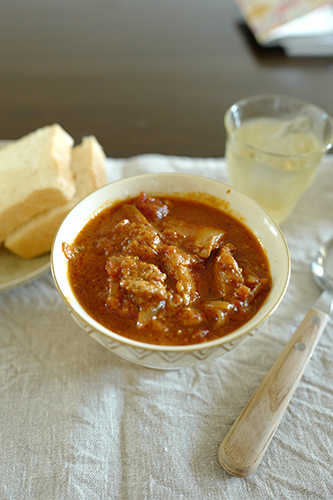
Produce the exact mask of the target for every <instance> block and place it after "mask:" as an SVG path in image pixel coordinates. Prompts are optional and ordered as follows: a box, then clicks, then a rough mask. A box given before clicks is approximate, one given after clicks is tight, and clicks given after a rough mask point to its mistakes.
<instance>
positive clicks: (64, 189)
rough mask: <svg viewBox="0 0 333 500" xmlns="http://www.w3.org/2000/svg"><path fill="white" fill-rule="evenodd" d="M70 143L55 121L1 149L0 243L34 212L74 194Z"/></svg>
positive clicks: (55, 204) (57, 203)
mask: <svg viewBox="0 0 333 500" xmlns="http://www.w3.org/2000/svg"><path fill="white" fill-rule="evenodd" d="M73 143H74V140H73V139H72V137H71V136H70V135H68V134H67V132H65V131H64V130H63V129H62V128H61V127H60V125H57V124H56V125H50V126H47V127H43V128H40V129H38V130H36V131H35V132H32V133H31V134H28V135H27V136H25V137H22V138H21V139H19V140H17V141H15V142H13V143H11V144H9V145H8V146H5V147H4V148H3V149H1V150H0V244H1V243H2V242H3V241H4V240H5V239H6V238H7V236H8V235H9V234H10V233H11V232H12V231H13V230H15V229H16V228H17V227H19V226H20V225H22V224H24V223H25V222H26V221H28V220H29V219H31V217H33V216H34V215H36V214H38V213H40V212H43V211H44V210H48V209H50V208H52V207H55V206H58V205H61V204H63V203H67V202H68V201H69V200H71V199H72V198H73V196H74V194H75V189H76V188H75V183H74V179H73V175H72V172H71V169H70V161H71V154H72V146H73Z"/></svg>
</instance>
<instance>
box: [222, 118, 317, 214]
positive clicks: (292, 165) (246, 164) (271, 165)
mask: <svg viewBox="0 0 333 500" xmlns="http://www.w3.org/2000/svg"><path fill="white" fill-rule="evenodd" d="M288 125H290V122H289V121H287V120H283V119H276V118H252V119H248V120H246V121H244V122H243V123H242V124H241V125H240V127H239V128H235V129H234V130H233V132H232V134H230V135H229V136H228V138H227V144H226V158H227V168H228V175H229V179H230V183H231V184H232V185H233V186H234V187H236V188H237V189H239V190H240V191H242V192H244V193H245V194H247V195H248V196H250V197H252V198H254V199H255V200H256V201H258V202H259V203H260V204H261V205H262V206H263V207H264V208H266V210H267V211H268V212H269V213H270V214H271V215H272V216H273V217H274V218H275V220H276V221H277V222H278V223H281V222H283V221H284V220H286V219H287V218H288V217H289V215H290V213H291V211H292V210H293V208H294V206H295V204H296V203H297V201H298V200H299V198H300V196H301V195H302V194H303V193H304V191H305V190H306V189H307V188H308V186H309V185H310V184H311V182H312V180H313V178H314V176H315V174H316V171H317V168H318V165H319V163H320V160H321V158H322V156H323V151H322V145H321V144H320V143H319V142H318V140H317V138H316V137H315V135H314V134H313V133H312V132H311V129H310V127H307V126H306V123H305V124H304V123H301V124H300V126H299V127H298V124H296V126H295V127H294V128H292V129H291V130H288V128H287V127H288ZM297 128H299V130H297Z"/></svg>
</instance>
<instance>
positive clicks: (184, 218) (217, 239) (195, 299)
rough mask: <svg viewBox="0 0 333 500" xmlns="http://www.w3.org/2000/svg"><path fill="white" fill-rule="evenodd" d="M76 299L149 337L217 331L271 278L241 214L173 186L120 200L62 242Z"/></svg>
mask: <svg viewBox="0 0 333 500" xmlns="http://www.w3.org/2000/svg"><path fill="white" fill-rule="evenodd" d="M62 250H63V252H64V254H65V256H66V259H67V274H68V280H69V283H70V285H71V288H72V290H73V293H74V295H75V297H76V299H77V301H78V302H79V303H80V304H81V306H82V307H83V309H84V310H85V311H86V312H87V313H88V314H89V315H90V316H91V317H92V318H93V319H94V320H96V321H97V322H98V323H99V324H101V325H103V326H104V327H106V328H107V329H109V330H111V331H113V332H116V333H117V334H119V335H121V336H123V337H126V338H129V339H132V340H134V341H138V342H143V343H147V344H154V345H165V346H186V345H192V344H201V343H206V342H209V341H212V340H215V339H219V338H221V337H223V336H225V335H227V334H229V333H231V332H233V331H235V330H236V329H238V328H239V327H241V326H242V325H244V324H245V323H246V322H248V321H249V320H250V319H251V318H252V317H253V316H254V315H255V314H256V313H257V312H258V310H259V309H260V308H261V306H262V305H263V304H264V302H265V300H266V297H267V296H268V294H269V292H270V290H271V287H272V277H271V271H270V265H269V261H268V258H267V255H266V252H265V250H264V248H263V246H262V244H261V242H260V240H259V239H258V238H257V236H255V234H254V233H253V232H252V231H251V230H250V229H248V228H247V227H246V225H245V224H243V222H242V221H241V220H239V219H236V218H235V217H234V216H233V215H232V214H230V213H228V212H227V211H224V210H222V209H220V208H216V207H214V206H212V204H207V203H204V202H202V201H199V200H195V199H189V198H182V197H181V196H175V195H163V196H151V195H149V194H147V193H146V192H143V191H142V192H141V193H140V194H139V196H136V197H129V198H128V199H126V200H123V201H118V202H116V203H114V204H112V205H111V206H108V207H106V208H104V209H103V210H102V211H100V212H99V213H97V214H96V215H95V216H94V217H92V218H91V219H90V220H89V221H88V222H87V224H86V225H85V226H84V227H83V228H82V229H81V231H80V232H79V233H78V234H77V235H76V237H75V239H74V241H72V242H65V241H64V242H63V243H62Z"/></svg>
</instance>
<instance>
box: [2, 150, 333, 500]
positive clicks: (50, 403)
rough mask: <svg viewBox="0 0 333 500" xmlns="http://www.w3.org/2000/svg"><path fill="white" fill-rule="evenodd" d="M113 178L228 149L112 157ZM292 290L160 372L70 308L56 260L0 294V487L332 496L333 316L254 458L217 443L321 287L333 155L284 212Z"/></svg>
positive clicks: (162, 494)
mask: <svg viewBox="0 0 333 500" xmlns="http://www.w3.org/2000/svg"><path fill="white" fill-rule="evenodd" d="M107 167H108V176H109V180H110V181H112V180H116V179H119V178H121V177H125V176H129V175H133V174H141V173H146V172H159V171H184V172H190V173H197V174H200V175H203V176H208V177H214V178H217V179H220V180H226V171H225V162H224V160H223V159H190V158H178V157H165V156H158V155H143V156H139V157H135V158H131V159H126V160H111V159H109V160H108V163H107ZM282 230H283V232H284V234H285V237H286V239H287V242H288V245H289V249H290V253H291V259H292V275H291V282H290V286H289V288H288V291H287V294H286V296H285V298H284V300H283V302H282V303H281V305H280V307H279V308H278V310H277V312H276V313H275V314H274V315H273V317H272V318H271V319H270V320H269V321H268V323H267V324H266V325H265V326H264V327H263V328H262V330H261V331H260V332H259V333H258V334H257V335H256V336H255V337H254V338H253V339H252V340H249V341H247V342H244V343H243V344H241V345H240V346H239V347H237V349H235V350H234V351H232V352H230V353H229V354H227V355H226V356H224V357H222V358H220V359H218V360H215V361H213V362H208V363H204V364H202V365H199V366H197V367H194V368H186V369H181V370H178V371H170V372H161V371H155V370H151V369H147V368H142V367H139V366H136V365H133V364H130V363H129V362H127V361H125V360H122V359H121V358H118V357H117V356H115V355H114V354H112V353H110V352H108V351H107V350H106V349H104V348H103V347H102V346H101V345H99V344H98V343H97V342H95V341H94V340H93V339H91V338H90V337H89V336H88V335H87V334H85V333H84V332H83V331H82V330H80V328H79V327H78V326H77V325H76V324H75V323H74V322H73V320H72V319H71V318H70V316H69V314H68V313H67V310H66V308H65V306H64V304H63V303H62V300H61V298H60V296H59V294H58V292H57V290H56V288H55V286H54V283H53V280H52V277H51V273H47V274H46V275H44V276H42V277H40V278H39V279H37V280H35V281H33V282H31V283H29V284H27V285H25V286H21V287H19V288H16V289H13V290H10V291H7V292H4V293H2V294H1V295H0V324H1V326H0V332H1V334H0V398H1V399H0V402H1V403H0V499H1V500H14V499H15V500H18V499H20V500H23V499H24V500H30V499H41V500H53V499H64V500H72V499H80V500H83V499H87V500H95V499H98V500H99V499H114V500H118V499H119V500H120V499H121V500H136V499H153V500H159V499H161V500H181V499H183V500H184V499H186V500H217V499H235V500H242V499H253V500H261V499H265V500H267V499H292V500H293V499H311V500H315V499H327V500H328V499H333V355H332V344H333V327H332V323H330V324H329V325H328V326H327V328H326V331H325V332H324V334H323V336H322V338H321V340H320V341H319V344H318V346H317V348H316V350H315V353H314V355H313V357H312V359H311V361H310V363H309V365H308V367H307V368H306V371H305V374H304V376H303V378H302V380H301V382H300V384H299V386H298V388H297V390H296V393H295V395H294V397H293V399H292V401H291V403H290V405H289V407H288V409H287V412H286V414H285V415H284V417H283V419H282V421H281V423H280V425H279V428H278V429H277V432H276V434H275V436H274V438H273V440H272V442H271V444H270V446H269V448H268V451H267V452H266V455H265V457H264V459H263V461H262V463H261V465H260V466H259V468H258V469H257V471H256V472H255V473H254V474H252V475H251V476H249V477H248V478H246V479H240V478H235V477H232V476H230V475H228V474H227V473H226V472H225V471H224V470H223V469H222V467H221V466H220V464H219V462H218V448H219V445H220V442H221V441H222V440H223V438H224V437H225V435H226V433H227V432H228V430H229V428H230V426H231V425H232V423H233V422H234V420H235V419H236V418H237V417H238V415H239V413H240V412H241V411H242V409H243V408H244V406H245V405H246V403H247V402H248V400H249V398H250V397H251V395H252V393H253V392H254V391H255V389H256V388H257V387H258V385H259V384H260V382H261V380H262V379H263V378H264V376H265V375H266V373H267V372H268V370H269V369H270V367H271V365H272V364H273V362H274V360H275V359H276V357H277V356H278V355H279V353H280V352H281V350H282V348H283V347H284V345H285V343H286V342H287V341H288V339H289V338H290V336H291V335H292V333H293V332H294V330H295V328H296V327H297V326H298V324H299V323H300V322H301V320H302V318H303V316H304V315H305V314H306V312H307V309H308V308H309V307H310V306H311V304H312V303H313V302H314V301H315V299H316V298H317V297H318V296H319V294H320V289H319V287H318V286H317V285H316V284H315V283H314V281H313V278H312V276H311V270H310V264H311V261H312V259H313V257H314V256H315V254H316V250H317V247H318V246H319V244H320V243H321V242H322V241H325V240H327V239H328V238H330V237H331V236H332V235H333V160H331V159H330V157H329V156H328V157H327V158H326V159H325V160H324V162H323V163H322V165H321V167H320V169H319V173H318V176H317V178H316V180H315V182H314V184H313V185H312V186H311V188H310V189H309V190H308V192H307V193H306V194H305V195H304V197H303V198H302V200H301V201H300V202H299V204H298V206H297V208H296V210H295V211H294V213H293V214H292V216H291V218H290V219H289V220H288V221H287V222H286V223H285V224H283V225H282Z"/></svg>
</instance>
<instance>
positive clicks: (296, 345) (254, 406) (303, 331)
mask: <svg viewBox="0 0 333 500" xmlns="http://www.w3.org/2000/svg"><path fill="white" fill-rule="evenodd" d="M327 321H328V316H327V314H325V313H323V312H321V311H319V310H317V309H314V308H312V309H310V310H309V312H308V313H307V315H306V316H305V318H304V319H303V321H302V323H301V324H300V325H299V327H298V328H297V330H296V332H295V333H294V335H293V336H292V337H291V339H290V340H289V342H288V343H287V345H286V346H285V348H284V349H283V351H282V352H281V354H280V355H279V357H278V358H277V360H276V361H275V363H274V364H273V366H272V368H271V369H270V371H269V372H268V373H267V375H266V377H265V378H264V380H263V381H262V383H261V384H260V386H259V387H258V389H257V390H256V391H255V393H254V394H253V396H252V398H251V399H250V401H249V402H248V404H247V406H246V407H245V408H244V410H243V412H242V413H241V414H240V416H239V417H238V419H237V420H236V422H235V423H234V424H233V426H232V427H231V429H230V430H229V432H228V434H227V435H226V437H225V439H224V440H223V441H222V443H221V445H220V449H219V461H220V464H221V465H222V467H223V468H224V469H225V470H226V471H227V472H229V473H230V474H232V475H235V476H239V477H245V476H248V475H250V474H252V472H254V471H255V470H256V468H257V467H258V465H259V464H260V462H261V460H262V458H263V456H264V454H265V451H266V449H267V447H268V445H269V443H270V442H271V439H272V437H273V435H274V433H275V431H276V429H277V427H278V425H279V423H280V420H281V418H282V417H283V414H284V412H285V410H286V409H287V406H288V404H289V401H290V400H291V398H292V396H293V394H294V392H295V390H296V387H297V385H298V382H299V381H300V379H301V377H302V375H303V372H304V370H305V368H306V365H307V362H308V360H309V358H310V356H311V354H312V353H313V351H314V349H315V347H316V344H317V342H318V340H319V338H320V335H321V334H322V332H323V331H324V329H325V326H326V324H327Z"/></svg>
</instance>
